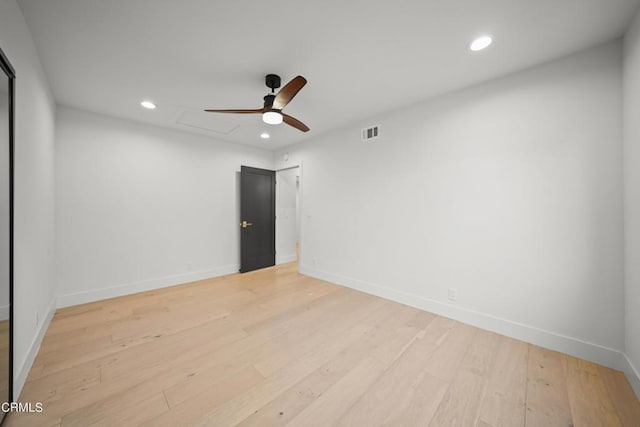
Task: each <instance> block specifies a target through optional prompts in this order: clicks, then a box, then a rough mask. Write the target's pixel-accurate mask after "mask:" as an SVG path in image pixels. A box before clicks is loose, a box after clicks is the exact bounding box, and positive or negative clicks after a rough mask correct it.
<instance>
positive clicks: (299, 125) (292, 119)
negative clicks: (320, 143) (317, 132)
mask: <svg viewBox="0 0 640 427" xmlns="http://www.w3.org/2000/svg"><path fill="white" fill-rule="evenodd" d="M280 114H282V121H284V122H285V123H286V124H288V125H289V126H293V127H294V128H296V129H298V130H301V131H302V132H308V131H309V126H307V125H305V124H304V123H302V122H301V121H300V120H298V119H296V118H295V117H291V116H290V115H288V114H284V113H282V112H280Z"/></svg>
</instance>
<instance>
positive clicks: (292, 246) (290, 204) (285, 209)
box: [276, 165, 301, 265]
mask: <svg viewBox="0 0 640 427" xmlns="http://www.w3.org/2000/svg"><path fill="white" fill-rule="evenodd" d="M300 171H301V168H300V166H299V165H296V166H292V167H289V168H285V169H280V170H277V171H276V265H278V264H284V263H288V262H296V261H299V254H300V241H301V239H300V231H301V229H300V228H301V226H300V222H301V221H300V220H301V215H300V208H301V198H300V196H301V191H300V190H301V181H300V180H301V174H300Z"/></svg>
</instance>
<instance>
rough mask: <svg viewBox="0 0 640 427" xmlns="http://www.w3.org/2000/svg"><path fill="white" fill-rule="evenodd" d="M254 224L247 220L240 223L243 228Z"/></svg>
mask: <svg viewBox="0 0 640 427" xmlns="http://www.w3.org/2000/svg"><path fill="white" fill-rule="evenodd" d="M252 225H253V224H252V223H250V222H247V221H242V222H241V223H240V226H241V227H242V228H247V227H251V226H252Z"/></svg>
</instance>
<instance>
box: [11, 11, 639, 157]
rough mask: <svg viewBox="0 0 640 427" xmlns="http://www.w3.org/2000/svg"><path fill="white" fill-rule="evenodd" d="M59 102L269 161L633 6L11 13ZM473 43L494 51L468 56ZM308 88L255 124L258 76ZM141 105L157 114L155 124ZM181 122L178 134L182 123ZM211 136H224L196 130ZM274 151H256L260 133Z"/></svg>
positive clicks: (532, 54)
mask: <svg viewBox="0 0 640 427" xmlns="http://www.w3.org/2000/svg"><path fill="white" fill-rule="evenodd" d="M19 3H20V6H21V8H22V10H23V13H24V15H25V18H26V20H27V23H28V25H29V27H30V29H31V32H32V34H33V37H34V39H35V43H36V46H37V48H38V51H39V53H40V58H41V60H42V63H43V66H44V68H45V72H46V74H47V77H48V79H49V81H50V83H51V87H52V90H53V93H54V96H55V98H56V101H57V102H58V103H59V104H62V105H68V106H72V107H77V108H81V109H86V110H90V111H95V112H98V113H104V114H107V115H112V116H116V117H122V118H126V119H131V120H135V121H140V122H146V123H152V124H155V125H159V126H164V127H169V128H175V129H180V130H183V131H189V132H196V133H200V134H205V135H209V136H213V137H216V138H219V139H223V140H226V141H230V142H233V143H239V144H247V145H253V146H259V147H262V148H267V149H276V148H279V147H282V146H285V145H288V144H291V143H295V142H298V141H300V140H302V139H306V138H310V137H313V136H314V135H318V134H320V133H323V132H326V131H329V130H332V129H335V128H338V127H341V126H344V125H347V124H349V123H352V122H355V121H357V120H360V119H364V118H367V117H370V116H373V115H376V114H379V113H383V112H385V111H389V110H393V109H397V108H400V107H403V106H405V105H409V104H413V103H416V102H418V101H420V100H423V99H426V98H428V97H432V96H434V95H438V94H441V93H444V92H448V91H451V90H455V89H458V88H461V87H464V86H468V85H471V84H474V83H478V82H481V81H484V80H487V79H490V78H493V77H496V76H499V75H503V74H506V73H509V72H512V71H515V70H519V69H522V68H525V67H528V66H531V65H534V64H538V63H541V62H544V61H548V60H550V59H553V58H557V57H560V56H563V55H566V54H568V53H571V52H575V51H578V50H581V49H584V48H587V47H590V46H594V45H597V44H600V43H603V42H606V41H610V40H613V39H615V38H618V37H620V36H621V35H622V34H623V32H624V30H625V29H626V27H627V25H628V23H629V21H630V20H631V17H632V15H633V12H634V11H635V10H636V9H637V5H638V1H637V0H484V1H478V0H398V1H388V0H342V1H336V0H325V1H308V0H272V1H264V0H254V1H250V0H236V1H221V0H220V1H212V0H179V1H177V0H109V1H105V0H19ZM482 33H490V34H492V35H493V36H494V44H493V45H492V46H491V47H490V48H489V49H487V50H485V51H482V52H470V51H469V50H468V48H467V46H468V43H469V42H470V41H471V40H472V39H473V38H474V37H475V36H476V35H479V34H482ZM267 73H277V74H280V75H281V76H282V80H283V84H284V83H285V82H287V81H289V80H290V79H291V78H293V77H295V76H296V75H298V74H300V75H303V76H304V77H306V78H307V80H308V81H309V83H308V84H307V86H306V87H305V88H303V89H302V91H301V92H300V93H299V94H298V96H297V97H296V98H295V99H294V100H293V101H292V102H291V103H290V104H289V105H288V106H287V107H286V108H285V112H287V113H288V114H290V115H293V116H295V117H297V118H299V119H300V120H302V121H303V122H305V123H306V124H307V125H308V126H309V127H310V128H311V131H310V132H308V133H306V134H303V133H301V132H299V131H297V130H295V129H293V128H290V127H289V126H286V125H284V124H282V125H278V126H270V125H266V124H263V123H262V121H261V118H260V116H259V115H246V116H244V115H243V116H241V115H213V114H208V115H206V114H205V113H200V111H201V110H202V109H205V108H260V107H262V97H263V96H264V95H265V94H266V93H267V88H266V86H264V75H265V74H267ZM142 99H151V100H153V101H154V102H156V103H157V105H158V108H157V109H156V110H154V111H149V110H145V109H143V108H141V107H140V105H139V102H140V101H141V100H142ZM185 122H186V123H189V125H185V124H184V123H185ZM207 127H213V128H215V129H218V130H220V131H221V132H213V131H209V130H205V129H203V128H207ZM263 130H267V131H269V132H270V133H271V134H272V138H271V139H270V140H268V141H263V140H261V139H260V138H259V134H260V132H261V131H263Z"/></svg>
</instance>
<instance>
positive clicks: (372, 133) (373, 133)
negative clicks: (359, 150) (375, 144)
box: [362, 125, 380, 141]
mask: <svg viewBox="0 0 640 427" xmlns="http://www.w3.org/2000/svg"><path fill="white" fill-rule="evenodd" d="M379 137H380V126H379V125H375V126H371V127H370V128H364V129H362V140H363V141H369V140H370V139H376V138H379Z"/></svg>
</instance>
